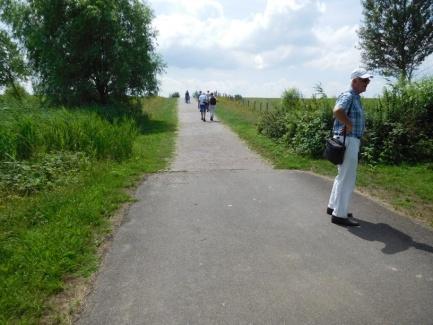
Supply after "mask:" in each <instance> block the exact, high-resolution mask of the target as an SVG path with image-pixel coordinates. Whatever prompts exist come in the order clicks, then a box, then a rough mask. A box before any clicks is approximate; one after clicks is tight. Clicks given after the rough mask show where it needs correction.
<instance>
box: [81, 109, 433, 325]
mask: <svg viewBox="0 0 433 325" xmlns="http://www.w3.org/2000/svg"><path fill="white" fill-rule="evenodd" d="M179 121H180V129H179V134H178V142H177V153H176V157H175V159H174V161H173V163H172V166H171V168H170V170H168V171H166V172H163V173H160V174H156V175H153V176H150V177H148V178H147V179H146V180H145V181H144V182H143V183H142V184H141V186H140V187H139V188H138V190H137V192H136V198H137V202H136V203H134V204H133V205H132V206H131V207H130V209H129V212H128V213H127V215H126V216H125V218H124V221H123V223H122V225H121V226H120V228H119V230H118V231H117V233H116V235H115V237H114V240H113V244H112V248H111V250H110V251H109V252H108V254H107V255H106V257H105V260H104V263H103V266H102V268H101V271H100V273H99V275H98V277H97V280H96V283H95V288H94V290H93V292H92V293H91V294H90V296H89V297H88V298H87V301H86V304H85V308H84V311H83V312H82V314H81V316H80V318H79V319H78V321H77V323H78V324H191V325H192V324H417V325H418V324H433V233H432V232H431V231H430V230H428V229H427V228H424V227H422V226H420V225H418V224H416V223H414V222H413V221H411V220H409V219H408V218H406V217H403V216H399V215H396V214H395V213H393V212H391V211H389V210H387V209H385V208H384V207H382V206H380V205H379V204H377V203H375V202H373V201H372V200H369V199H367V198H365V197H363V196H361V195H358V194H355V195H354V196H353V199H352V204H351V211H352V212H353V213H354V215H355V217H357V218H358V220H359V221H360V223H361V227H357V228H345V227H341V226H337V225H334V224H332V223H331V220H330V217H329V216H328V215H326V213H325V210H326V204H327V201H328V197H329V193H330V190H331V186H332V182H331V181H330V180H326V179H323V178H321V177H317V176H314V175H311V174H308V173H303V172H297V171H285V170H274V169H272V167H271V166H270V165H269V164H268V163H267V162H265V161H263V160H262V159H261V158H260V157H259V156H257V155H256V154H254V153H253V152H251V151H250V150H249V149H248V148H247V146H246V145H245V144H244V143H243V142H242V141H241V140H239V138H238V137H237V136H236V135H235V134H234V133H233V132H231V131H230V130H229V129H228V128H227V127H226V126H224V125H223V124H222V123H219V122H202V121H201V120H200V113H199V112H198V110H197V106H196V104H194V103H191V104H185V103H183V102H182V101H179Z"/></svg>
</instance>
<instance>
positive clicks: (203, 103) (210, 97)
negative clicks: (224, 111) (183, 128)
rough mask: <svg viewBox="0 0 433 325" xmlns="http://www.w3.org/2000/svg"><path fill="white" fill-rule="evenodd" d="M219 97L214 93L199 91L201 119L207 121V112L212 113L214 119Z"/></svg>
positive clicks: (211, 117)
mask: <svg viewBox="0 0 433 325" xmlns="http://www.w3.org/2000/svg"><path fill="white" fill-rule="evenodd" d="M216 103H217V99H216V97H215V96H214V93H209V90H208V91H207V93H206V94H205V93H202V92H201V91H199V92H198V109H199V110H200V115H201V120H202V121H203V122H206V112H209V114H210V117H209V118H210V120H211V121H213V119H214V114H215V108H216Z"/></svg>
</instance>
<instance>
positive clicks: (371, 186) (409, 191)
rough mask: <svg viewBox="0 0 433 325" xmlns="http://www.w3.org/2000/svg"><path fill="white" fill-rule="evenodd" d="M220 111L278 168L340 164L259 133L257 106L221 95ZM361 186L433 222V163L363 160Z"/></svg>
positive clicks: (320, 168) (322, 168)
mask: <svg viewBox="0 0 433 325" xmlns="http://www.w3.org/2000/svg"><path fill="white" fill-rule="evenodd" d="M255 100H257V99H255ZM250 105H251V104H250ZM217 114H218V117H219V118H220V119H221V120H222V121H223V122H224V123H226V124H228V125H229V126H230V127H231V128H232V129H233V130H234V131H235V132H236V133H237V134H239V136H240V137H241V138H242V139H244V140H245V141H246V142H247V143H248V144H249V146H250V147H251V148H252V149H253V150H255V151H256V152H258V153H259V154H261V155H262V156H263V157H265V158H266V159H268V160H269V161H270V162H271V163H272V164H273V165H274V167H275V168H278V169H299V170H308V171H312V172H314V173H317V174H320V175H324V176H329V177H333V176H335V174H336V168H335V166H333V165H332V164H331V163H329V162H327V161H325V160H322V159H310V158H307V157H304V156H299V155H297V154H295V153H293V152H292V151H291V150H289V149H288V148H287V147H286V146H285V145H284V144H282V143H279V142H276V141H274V140H272V139H270V138H268V137H266V136H264V135H261V134H259V133H258V132H257V128H256V124H257V121H258V118H259V112H258V111H257V109H256V110H255V111H254V110H252V109H251V107H250V108H248V107H246V106H245V105H239V104H237V103H236V102H233V101H228V100H224V99H220V100H219V103H218V111H217ZM357 186H358V187H357V188H358V189H359V190H361V191H362V192H364V193H367V194H369V195H371V196H373V197H376V198H378V199H379V200H381V201H382V202H384V203H386V204H388V205H390V206H392V207H393V208H394V209H396V210H397V211H400V212H403V213H405V214H406V215H409V216H411V217H414V218H416V219H419V220H422V221H423V222H425V223H426V224H429V225H430V226H433V169H432V165H431V164H419V165H415V166H413V165H401V166H388V165H375V166H369V165H364V164H362V163H361V165H360V166H359V169H358V176H357Z"/></svg>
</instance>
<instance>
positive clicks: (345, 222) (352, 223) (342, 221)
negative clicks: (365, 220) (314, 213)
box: [331, 216, 359, 227]
mask: <svg viewBox="0 0 433 325" xmlns="http://www.w3.org/2000/svg"><path fill="white" fill-rule="evenodd" d="M331 222H332V223H335V224H337V225H341V226H346V227H357V226H359V223H358V222H357V221H356V220H355V219H353V218H339V217H336V216H332V219H331Z"/></svg>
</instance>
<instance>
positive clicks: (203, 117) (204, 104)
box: [198, 93, 208, 122]
mask: <svg viewBox="0 0 433 325" xmlns="http://www.w3.org/2000/svg"><path fill="white" fill-rule="evenodd" d="M207 103H208V100H207V96H206V94H204V93H202V94H201V95H200V96H199V97H198V105H199V107H200V114H201V120H202V121H203V122H206V109H207Z"/></svg>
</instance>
